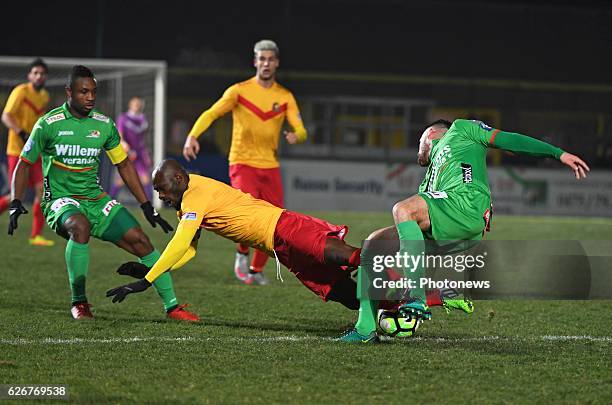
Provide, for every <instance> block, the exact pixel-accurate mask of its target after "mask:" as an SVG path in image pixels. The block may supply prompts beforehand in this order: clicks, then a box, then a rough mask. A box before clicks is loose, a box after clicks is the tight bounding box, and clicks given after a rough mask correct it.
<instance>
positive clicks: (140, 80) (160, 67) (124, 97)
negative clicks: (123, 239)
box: [0, 56, 167, 207]
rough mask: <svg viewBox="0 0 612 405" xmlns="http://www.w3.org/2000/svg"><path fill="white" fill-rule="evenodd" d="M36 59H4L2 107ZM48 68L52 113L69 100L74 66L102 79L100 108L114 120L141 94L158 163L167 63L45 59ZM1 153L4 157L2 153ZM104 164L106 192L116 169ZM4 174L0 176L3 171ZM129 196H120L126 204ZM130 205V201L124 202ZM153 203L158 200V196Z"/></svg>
mask: <svg viewBox="0 0 612 405" xmlns="http://www.w3.org/2000/svg"><path fill="white" fill-rule="evenodd" d="M36 58H37V57H35V56H0V106H1V107H2V108H4V105H5V104H6V100H7V98H8V95H9V94H10V91H11V90H12V89H13V88H14V87H15V86H16V85H18V84H20V83H24V82H26V81H27V74H28V71H27V70H28V65H29V64H30V63H31V62H32V61H33V60H34V59H36ZM41 58H42V59H43V60H44V61H45V63H46V64H47V65H48V67H49V74H48V76H47V82H46V85H45V87H46V89H47V90H48V91H49V94H50V97H51V101H50V103H49V109H51V108H55V107H57V106H59V105H61V104H62V103H63V102H64V101H65V99H66V96H65V91H64V86H65V85H66V81H67V78H68V74H69V73H70V69H71V68H72V66H74V65H84V66H87V67H88V68H90V69H91V70H92V71H93V72H94V74H95V75H96V79H97V81H98V94H97V100H96V109H98V110H99V111H101V112H102V113H104V114H106V115H109V116H111V117H112V118H113V120H116V119H117V117H118V116H119V114H120V113H121V112H123V111H126V110H127V103H128V101H129V99H130V98H132V97H134V96H138V97H140V98H142V99H143V100H144V102H145V110H144V113H145V115H146V116H147V118H148V120H149V131H148V133H147V139H146V142H147V145H148V147H149V152H150V153H151V157H152V159H153V162H154V163H155V164H156V163H158V162H160V161H161V160H162V159H163V158H164V156H165V127H166V86H167V63H166V62H165V61H161V60H128V59H87V58H57V57H44V56H43V57H41ZM6 132H7V129H6V127H4V126H2V127H1V129H0V139H2V141H1V142H0V147H2V148H3V150H4V148H5V147H6ZM2 154H3V153H2ZM111 169H112V168H111V167H110V165H109V163H108V162H107V161H106V160H103V164H102V165H101V168H100V180H101V183H102V185H103V187H104V188H105V189H106V190H108V187H109V186H110V184H111V182H112V181H113V172H114V171H113V170H111ZM0 176H1V172H0ZM3 180H4V181H3V182H2V181H0V182H1V183H4V184H0V188H6V186H5V184H6V179H3ZM123 196H126V194H125V193H124V194H122V197H121V198H122V200H124V197H123ZM125 199H127V200H128V201H129V197H127V198H125ZM155 205H156V206H157V207H159V206H160V205H161V204H160V201H159V200H158V199H157V198H155Z"/></svg>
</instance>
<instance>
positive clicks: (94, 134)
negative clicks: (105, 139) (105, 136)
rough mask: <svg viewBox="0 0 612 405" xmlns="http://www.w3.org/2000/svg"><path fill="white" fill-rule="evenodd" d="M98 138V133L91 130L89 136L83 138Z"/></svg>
mask: <svg viewBox="0 0 612 405" xmlns="http://www.w3.org/2000/svg"><path fill="white" fill-rule="evenodd" d="M99 137H100V131H97V130H95V129H94V130H91V131H89V135H87V136H86V137H85V138H99Z"/></svg>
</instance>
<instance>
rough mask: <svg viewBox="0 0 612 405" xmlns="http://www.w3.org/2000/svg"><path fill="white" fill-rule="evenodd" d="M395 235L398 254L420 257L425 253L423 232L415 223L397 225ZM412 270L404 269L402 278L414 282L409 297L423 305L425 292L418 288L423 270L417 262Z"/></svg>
mask: <svg viewBox="0 0 612 405" xmlns="http://www.w3.org/2000/svg"><path fill="white" fill-rule="evenodd" d="M397 233H398V235H399V239H400V254H401V255H402V256H403V255H404V253H406V254H408V255H411V256H420V255H421V253H422V252H424V251H425V240H424V239H423V232H421V228H419V225H418V224H417V223H416V221H405V222H400V223H399V224H397ZM418 263H419V264H417V265H416V266H415V267H416V268H415V269H414V271H410V270H411V269H408V268H404V269H403V270H404V277H406V278H407V279H408V280H414V282H415V283H416V288H411V289H410V296H411V297H412V298H418V299H420V300H422V301H423V303H425V302H426V301H425V300H426V298H425V290H424V289H423V288H420V287H419V280H420V279H421V277H423V276H424V273H425V269H424V267H423V266H422V263H421V261H420V260H419V262H418Z"/></svg>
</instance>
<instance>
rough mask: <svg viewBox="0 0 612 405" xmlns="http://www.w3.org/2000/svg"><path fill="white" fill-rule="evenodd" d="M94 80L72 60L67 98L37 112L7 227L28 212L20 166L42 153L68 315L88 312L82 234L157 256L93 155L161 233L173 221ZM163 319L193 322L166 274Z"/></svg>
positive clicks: (151, 260)
mask: <svg viewBox="0 0 612 405" xmlns="http://www.w3.org/2000/svg"><path fill="white" fill-rule="evenodd" d="M96 91H97V83H96V79H95V77H94V75H93V73H92V72H91V70H89V69H88V68H86V67H85V66H80V65H77V66H74V67H73V68H72V72H71V74H70V76H69V78H68V84H67V86H66V95H67V98H68V100H67V102H66V103H64V104H63V105H62V106H60V107H58V108H55V109H53V110H51V111H49V112H48V113H47V114H45V115H43V116H42V117H41V118H40V119H39V120H38V121H37V123H36V124H35V125H34V129H33V131H32V134H31V135H30V137H29V138H28V141H27V143H26V144H25V145H24V147H23V150H22V152H21V156H20V161H19V163H18V164H17V167H16V169H15V174H14V177H13V188H12V197H11V198H12V201H11V205H10V220H9V234H10V235H12V234H13V231H14V230H15V229H17V221H18V218H19V216H20V215H21V214H25V213H27V211H26V210H25V208H24V207H23V205H22V204H21V199H22V198H23V195H24V192H25V186H26V183H27V168H28V166H29V165H31V164H32V162H36V160H37V159H38V157H39V156H42V162H43V173H44V181H43V186H44V192H43V200H42V202H41V208H42V210H43V214H44V216H45V218H46V221H47V224H48V225H49V226H50V227H51V229H53V230H54V231H55V232H56V233H57V234H58V235H60V236H62V237H63V238H65V239H67V240H68V243H67V245H66V255H65V257H66V267H67V269H68V278H69V281H70V289H71V292H72V308H71V313H72V316H73V317H74V318H75V319H86V318H92V317H93V314H92V313H91V310H90V304H89V303H88V301H87V297H86V294H85V281H86V279H87V272H88V268H89V244H88V242H89V238H90V236H93V237H95V238H98V239H101V240H104V241H108V242H112V243H114V244H115V245H117V246H118V247H120V248H122V249H124V250H126V251H128V252H130V253H132V254H134V255H136V256H138V258H139V261H140V262H141V263H142V264H144V265H146V266H147V267H152V266H153V265H154V264H155V262H156V261H157V259H158V258H159V256H160V254H159V252H158V251H157V250H156V249H154V248H153V246H152V245H151V242H150V241H149V238H148V237H147V236H146V235H145V233H144V232H143V230H142V229H141V228H140V225H139V224H138V221H136V219H135V218H134V217H133V216H132V215H131V214H130V212H129V211H128V210H127V209H125V208H124V207H123V206H122V205H121V204H120V203H119V202H117V201H116V200H113V199H111V198H110V197H109V196H108V195H107V194H106V193H105V192H104V190H103V189H102V187H101V186H100V182H99V178H98V169H99V165H100V155H101V153H102V152H106V154H107V155H108V157H109V158H110V160H111V162H112V163H113V164H114V165H115V166H116V167H117V170H118V171H119V174H120V175H121V178H122V179H123V181H124V182H125V184H127V186H128V187H129V189H130V191H131V192H132V194H133V195H134V197H135V198H136V199H137V200H138V202H139V203H140V204H141V205H140V207H141V208H142V210H143V213H144V215H145V218H146V219H147V220H148V221H149V223H150V224H151V225H152V226H153V227H155V226H157V225H159V226H160V227H161V228H162V229H163V231H164V232H166V233H167V232H168V231H171V230H172V227H171V226H170V225H169V224H168V223H167V222H166V221H165V220H164V219H163V218H161V216H159V214H158V213H157V212H156V211H155V209H154V208H153V206H152V205H151V202H150V201H148V200H147V197H146V195H145V192H144V189H143V187H142V184H141V183H140V179H139V177H138V174H137V173H136V170H135V169H134V167H133V166H132V163H131V162H130V160H129V159H127V155H126V153H125V151H124V150H123V148H122V146H121V145H120V136H119V133H118V132H117V128H116V127H115V123H114V122H113V121H112V120H111V119H110V118H109V117H107V116H106V115H104V114H101V113H100V112H98V111H96V110H94V106H95V102H96ZM154 286H155V288H156V289H157V292H158V294H159V295H160V297H161V299H162V301H163V303H164V308H165V310H166V312H167V315H168V317H169V318H172V319H179V320H187V321H197V320H199V318H198V316H197V315H195V314H193V313H191V312H189V311H186V310H185V309H184V305H178V303H177V299H176V295H175V293H174V288H173V285H172V279H171V277H170V274H169V273H165V274H164V275H163V276H162V277H160V278H158V280H157V281H156V282H155V283H154Z"/></svg>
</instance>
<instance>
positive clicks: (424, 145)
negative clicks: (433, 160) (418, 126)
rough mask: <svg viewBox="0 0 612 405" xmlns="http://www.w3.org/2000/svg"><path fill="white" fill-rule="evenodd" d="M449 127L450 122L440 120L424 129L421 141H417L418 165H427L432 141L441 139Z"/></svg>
mask: <svg viewBox="0 0 612 405" xmlns="http://www.w3.org/2000/svg"><path fill="white" fill-rule="evenodd" d="M451 125H452V123H451V122H450V121H447V120H443V119H440V120H436V121H434V122H432V123H431V124H429V125H427V126H426V127H425V129H424V130H423V134H422V135H421V139H420V140H419V153H418V156H417V161H418V163H419V165H421V166H427V165H429V162H430V159H429V155H430V153H431V147H432V141H434V140H436V139H440V138H442V137H443V136H444V134H446V131H447V130H448V129H449V128H450V127H451Z"/></svg>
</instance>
